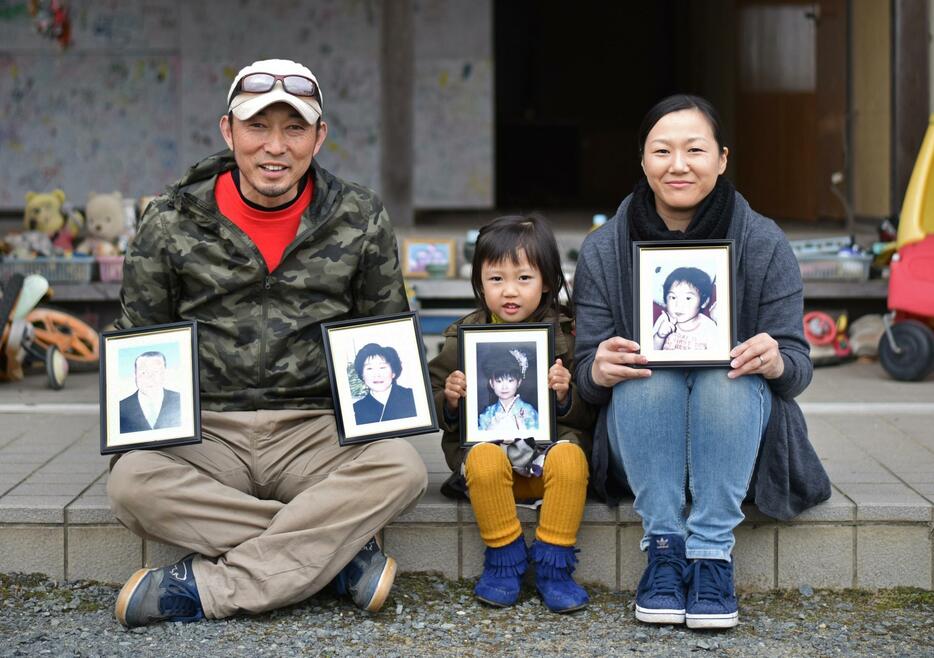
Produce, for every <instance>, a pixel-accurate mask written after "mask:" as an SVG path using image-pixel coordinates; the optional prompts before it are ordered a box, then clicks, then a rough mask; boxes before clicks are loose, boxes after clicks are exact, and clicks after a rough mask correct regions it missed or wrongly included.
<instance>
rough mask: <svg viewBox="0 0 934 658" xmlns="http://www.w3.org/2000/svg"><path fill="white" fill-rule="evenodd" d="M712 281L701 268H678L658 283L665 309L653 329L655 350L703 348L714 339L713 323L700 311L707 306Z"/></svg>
mask: <svg viewBox="0 0 934 658" xmlns="http://www.w3.org/2000/svg"><path fill="white" fill-rule="evenodd" d="M712 292H713V283H712V282H711V280H710V277H709V276H708V275H707V273H706V272H704V271H703V270H700V269H697V268H696V267H679V268H677V269H676V270H674V271H673V272H672V273H671V274H669V275H668V278H666V279H665V283H664V285H663V286H662V294H663V296H664V301H665V310H664V311H663V312H662V314H661V315H659V316H658V320H656V321H655V327H654V328H653V332H654V334H655V335H654V336H653V340H654V343H653V344H654V345H655V349H657V350H706V349H708V348H709V347H712V346H713V344H714V342H715V341H716V339H717V323H716V322H714V321H713V320H712V319H710V317H709V316H707V315H705V314H704V313H701V310H702V309H706V308H707V304H708V303H709V302H710V296H711V293H712Z"/></svg>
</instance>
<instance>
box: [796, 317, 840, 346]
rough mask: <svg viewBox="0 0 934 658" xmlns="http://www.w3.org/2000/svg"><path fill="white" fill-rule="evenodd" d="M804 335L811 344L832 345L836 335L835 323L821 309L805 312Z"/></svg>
mask: <svg viewBox="0 0 934 658" xmlns="http://www.w3.org/2000/svg"><path fill="white" fill-rule="evenodd" d="M804 337H805V338H807V340H808V342H809V343H810V344H811V345H818V346H820V345H833V343H834V339H836V337H837V323H836V322H835V321H834V319H833V318H832V317H830V315H829V314H827V313H824V312H823V311H811V312H809V313H805V314H804Z"/></svg>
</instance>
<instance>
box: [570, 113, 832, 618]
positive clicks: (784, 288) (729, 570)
mask: <svg viewBox="0 0 934 658" xmlns="http://www.w3.org/2000/svg"><path fill="white" fill-rule="evenodd" d="M639 147H640V152H641V156H642V169H643V171H644V172H645V178H644V179H642V180H640V181H639V182H638V183H637V184H636V187H635V190H634V191H633V193H632V194H631V195H630V196H629V197H627V198H626V199H625V200H624V201H623V203H622V204H621V205H620V207H619V210H618V211H617V213H616V216H615V217H614V218H613V220H612V221H610V222H609V223H607V225H606V226H605V227H603V228H601V229H600V230H598V231H595V232H593V233H591V234H590V235H589V236H588V237H587V239H586V240H585V242H584V245H583V246H582V248H581V254H580V259H579V261H578V265H577V271H576V273H575V277H574V304H575V306H576V307H577V309H578V322H577V351H576V360H577V366H576V369H575V373H576V378H577V381H578V383H579V386H580V394H581V396H582V397H583V398H584V399H585V400H587V401H588V402H591V403H594V404H597V405H601V412H600V418H599V421H598V426H597V430H596V434H595V445H594V451H593V462H592V465H591V468H592V471H593V472H592V474H591V482H592V484H593V485H594V488H595V490H596V491H597V492H598V493H600V494H602V495H604V496H606V497H607V498H608V499H610V500H613V499H615V498H617V497H618V496H619V495H620V494H621V493H622V492H623V491H624V486H625V485H626V483H627V481H628V486H629V487H630V488H631V490H632V492H633V494H634V495H635V509H636V511H637V512H638V513H639V514H640V516H641V517H642V521H643V528H644V537H643V539H642V544H641V546H642V549H643V550H646V549H648V566H647V568H646V570H645V572H644V573H643V576H642V579H641V581H640V583H639V588H638V591H637V594H636V618H637V619H639V620H641V621H644V622H649V623H687V625H688V627H690V628H728V627H732V626H735V625H736V624H737V622H738V618H739V617H738V610H737V604H736V596H735V593H734V587H733V564H732V561H731V552H732V549H733V544H734V538H733V530H734V528H735V527H736V526H737V525H739V523H740V522H741V521H742V519H743V514H742V511H741V508H740V506H741V504H742V502H743V499H744V497H745V496H746V493H747V491H752V490H753V489H754V491H755V500H756V504H757V506H758V507H759V509H760V510H761V511H763V512H764V513H766V514H769V515H770V516H774V517H777V518H780V519H787V518H790V517H792V516H794V515H795V514H797V513H799V512H801V511H802V510H804V509H806V508H807V507H810V506H811V505H814V504H816V503H818V502H821V501H823V500H826V499H827V498H829V497H830V482H829V480H828V478H827V475H826V473H825V472H824V470H823V467H822V466H821V464H820V461H819V460H818V458H817V456H816V454H815V453H814V451H813V449H812V448H811V446H810V443H809V442H808V439H807V428H806V426H805V423H804V418H803V416H802V415H801V411H800V409H799V408H798V407H797V405H796V403H795V402H794V401H793V398H794V397H795V396H796V395H798V394H799V393H801V391H803V390H804V388H805V387H806V386H807V385H808V383H809V382H810V379H811V374H812V367H811V361H810V358H809V356H808V345H807V343H806V342H805V339H804V336H803V331H802V313H803V294H802V291H803V286H802V284H801V277H800V272H799V269H798V265H797V261H796V259H795V256H794V254H793V253H792V251H791V248H790V246H789V244H788V241H787V239H786V238H785V236H784V234H783V233H782V231H781V229H779V228H778V226H776V225H775V223H774V222H772V221H771V220H769V219H766V218H765V217H763V216H762V215H759V214H758V213H756V212H755V211H753V210H752V209H751V208H750V207H749V204H748V203H747V202H746V200H745V199H743V197H742V196H741V195H740V194H739V193H738V192H736V191H735V190H734V188H733V186H732V184H731V183H730V182H729V181H728V180H727V179H726V178H724V177H723V176H722V174H723V172H724V171H725V170H726V165H727V156H728V153H729V151H728V149H727V148H725V147H724V146H723V144H722V141H721V138H720V125H719V120H718V118H717V113H716V110H714V108H713V106H712V105H711V104H710V103H709V102H707V101H705V100H704V99H702V98H699V97H696V96H686V95H678V96H672V97H669V98H666V99H664V100H662V101H661V102H659V103H658V104H657V105H656V106H655V107H653V108H652V109H651V110H650V111H649V112H648V114H647V115H646V117H645V119H644V120H643V122H642V126H641V128H640V133H639ZM678 239H687V240H708V239H711V240H712V239H730V240H733V241H734V256H735V261H736V282H735V288H736V309H735V314H736V319H737V330H738V339H739V341H740V342H739V344H737V345H736V346H735V347H734V348H733V350H732V351H731V352H730V358H731V359H732V361H731V363H730V366H729V368H728V369H727V370H726V372H724V369H722V368H659V369H656V370H654V371H652V370H649V369H647V368H645V367H644V365H645V363H646V358H645V357H644V356H642V355H640V354H639V350H640V346H639V345H638V344H636V343H635V342H634V341H632V340H629V337H631V336H632V335H633V333H632V329H633V327H634V319H633V317H632V312H631V309H632V308H633V303H632V290H631V285H632V262H631V249H632V242H633V241H636V240H678ZM649 339H650V338H649ZM760 442H761V444H762V450H761V455H760V457H759V464H758V468H756V476H757V479H756V480H755V484H754V485H752V486H750V483H751V479H752V478H753V476H754V473H753V470H754V468H755V467H756V463H757V459H756V457H757V454H758V453H759V452H760V450H759V448H760ZM686 487H688V488H689V490H690V493H691V501H692V504H691V510H690V513H689V514H685V507H686Z"/></svg>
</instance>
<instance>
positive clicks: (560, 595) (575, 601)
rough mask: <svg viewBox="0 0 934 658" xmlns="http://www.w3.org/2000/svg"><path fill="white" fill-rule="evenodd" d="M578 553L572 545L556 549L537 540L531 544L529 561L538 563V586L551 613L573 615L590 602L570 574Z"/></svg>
mask: <svg viewBox="0 0 934 658" xmlns="http://www.w3.org/2000/svg"><path fill="white" fill-rule="evenodd" d="M577 553H578V549H576V548H574V547H573V546H556V545H555V544H548V543H546V542H543V541H539V540H537V539H536V540H535V541H534V542H533V543H532V550H531V551H530V558H531V560H532V562H533V563H534V564H535V587H536V588H537V589H538V593H539V594H540V595H541V597H542V601H544V602H545V606H547V608H548V609H549V610H551V611H552V612H573V611H574V610H580V609H581V608H586V607H587V604H588V603H590V597H589V596H588V595H587V592H586V591H585V590H584V588H583V587H581V586H580V585H578V584H577V583H575V582H574V577H573V576H572V575H571V574H572V573H574V565H575V564H577Z"/></svg>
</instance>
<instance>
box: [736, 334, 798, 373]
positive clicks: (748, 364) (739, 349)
mask: <svg viewBox="0 0 934 658" xmlns="http://www.w3.org/2000/svg"><path fill="white" fill-rule="evenodd" d="M730 358H731V359H733V360H732V361H731V362H730V367H732V370H730V372H728V373H727V375H726V376H727V377H729V378H730V379H736V378H737V377H742V376H743V375H762V376H763V377H765V378H766V379H777V378H778V377H781V376H782V373H783V372H785V361H784V360H783V359H782V355H781V353H780V352H779V351H778V341H777V340H775V339H774V338H772V337H771V336H769V335H768V334H767V333H761V334H756V335H755V336H753V337H752V338H750V339H749V340H747V341H746V342H744V343H740V344H739V345H737V346H736V347H734V348H733V349H732V350H731V351H730Z"/></svg>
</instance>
